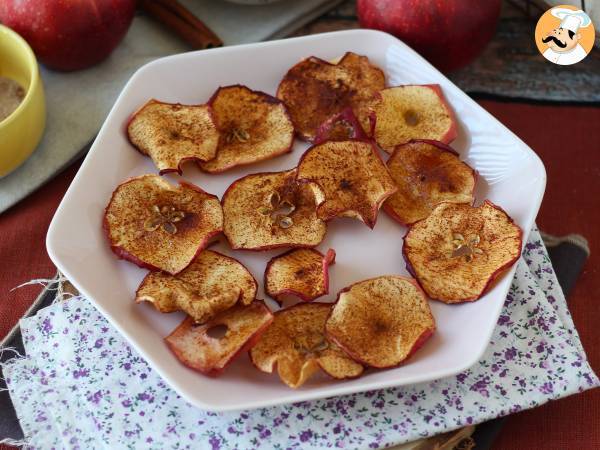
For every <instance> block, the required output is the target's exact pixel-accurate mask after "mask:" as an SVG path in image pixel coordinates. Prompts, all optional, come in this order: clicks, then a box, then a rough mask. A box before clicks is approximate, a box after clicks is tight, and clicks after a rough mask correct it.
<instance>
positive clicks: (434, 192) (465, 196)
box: [383, 140, 477, 225]
mask: <svg viewBox="0 0 600 450" xmlns="http://www.w3.org/2000/svg"><path fill="white" fill-rule="evenodd" d="M386 164H387V167H388V169H389V171H390V174H391V175H392V178H393V179H394V181H395V183H396V186H398V192H396V193H395V194H393V195H392V196H391V197H390V198H388V199H387V200H386V201H385V203H384V204H383V208H384V210H385V211H386V212H387V213H388V214H389V215H390V216H392V218H394V219H395V220H397V221H398V222H400V223H402V224H405V225H409V224H412V223H415V222H417V221H418V220H421V219H424V218H425V217H427V216H428V215H429V214H430V213H431V211H432V210H433V208H435V206H437V205H438V204H440V203H442V202H453V203H468V204H472V203H473V189H474V188H475V181H476V178H477V177H476V174H475V171H474V170H473V169H471V167H469V166H468V165H467V164H466V163H464V162H463V161H461V160H460V159H459V158H458V154H457V153H456V152H455V151H454V150H453V149H452V148H450V147H448V146H447V145H445V144H442V143H441V142H438V141H425V140H419V141H411V142H409V143H408V144H403V145H399V146H397V147H396V149H395V150H394V153H393V154H392V156H390V158H389V159H388V161H387V163H386Z"/></svg>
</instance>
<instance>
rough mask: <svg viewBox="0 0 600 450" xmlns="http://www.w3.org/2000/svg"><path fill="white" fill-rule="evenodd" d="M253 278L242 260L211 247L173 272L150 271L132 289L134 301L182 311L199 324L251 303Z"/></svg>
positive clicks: (254, 292) (254, 282)
mask: <svg viewBox="0 0 600 450" xmlns="http://www.w3.org/2000/svg"><path fill="white" fill-rule="evenodd" d="M255 297H256V280H255V279H254V277H253V276H252V274H251V273H250V272H248V269H246V268H245V267H244V266H243V265H242V263H240V262H239V261H237V260H236V259H233V258H231V257H229V256H225V255H222V254H221V253H217V252H213V251H211V250H204V251H203V252H201V253H200V254H199V255H198V256H197V257H196V259H195V260H194V261H192V263H191V264H190V265H189V266H187V267H186V268H185V269H184V270H182V271H181V272H179V273H178V274H177V275H169V274H167V273H164V272H151V273H149V274H148V275H146V277H145V278H144V280H143V281H142V283H141V284H140V286H139V287H138V290H137V292H136V298H135V301H136V302H137V303H140V302H143V301H147V302H150V303H152V304H153V305H154V307H155V308H156V309H157V310H158V311H160V312H162V313H170V312H174V311H184V312H186V313H187V314H188V315H189V316H191V317H192V318H193V319H194V321H195V322H197V323H203V322H206V321H207V320H209V319H211V318H213V317H214V316H215V315H216V314H218V313H220V312H221V311H224V310H226V309H228V308H230V307H231V306H233V305H235V304H236V303H237V302H238V300H239V302H240V303H241V304H243V305H248V304H250V303H252V301H253V300H254V298H255Z"/></svg>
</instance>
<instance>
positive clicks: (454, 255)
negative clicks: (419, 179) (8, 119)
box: [402, 200, 523, 303]
mask: <svg viewBox="0 0 600 450" xmlns="http://www.w3.org/2000/svg"><path fill="white" fill-rule="evenodd" d="M522 237H523V233H522V231H521V229H520V228H519V227H518V226H517V225H516V224H515V223H514V221H513V220H512V219H511V218H510V217H509V216H508V215H507V214H506V213H505V212H504V211H503V210H502V209H501V208H500V207H498V206H496V205H494V204H493V203H492V202H490V201H489V200H486V201H485V202H484V203H483V204H482V205H481V206H478V207H473V206H470V205H467V204H461V203H442V204H440V205H438V206H437V207H436V208H435V209H434V210H433V212H432V213H431V214H430V215H429V216H428V217H427V218H426V219H423V220H421V221H420V222H417V223H415V224H414V225H413V226H412V227H411V228H410V229H409V231H408V233H407V234H406V236H405V237H404V246H403V248H402V251H403V253H404V258H405V259H406V262H407V269H408V270H409V271H410V272H411V273H412V274H413V275H414V276H415V278H416V279H417V281H418V282H419V284H420V285H421V287H422V288H423V290H424V291H425V292H426V293H427V295H428V296H429V297H430V298H432V299H435V300H440V301H442V302H444V303H461V302H468V301H474V300H477V299H479V298H480V297H481V296H482V295H483V294H484V293H485V292H486V290H487V289H489V287H490V286H491V283H492V282H493V281H494V280H495V279H496V278H497V277H498V276H499V275H500V274H501V273H502V272H504V271H505V270H506V269H507V268H509V267H510V266H512V265H513V264H514V263H515V262H516V261H517V259H519V256H520V254H521V244H522Z"/></svg>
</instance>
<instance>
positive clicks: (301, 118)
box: [277, 52, 385, 141]
mask: <svg viewBox="0 0 600 450" xmlns="http://www.w3.org/2000/svg"><path fill="white" fill-rule="evenodd" d="M384 87H385V76H384V74H383V72H382V71H381V69H379V68H378V67H376V66H374V65H373V64H371V63H370V61H369V59H368V58H367V57H366V56H361V55H357V54H355V53H352V52H348V53H346V54H345V55H344V57H343V58H342V59H341V60H340V61H339V62H338V63H337V64H331V63H329V62H327V61H323V60H322V59H319V58H316V57H314V56H311V57H310V58H306V59H304V60H302V61H300V62H299V63H298V64H296V65H295V66H293V67H292V68H291V69H290V70H289V71H288V73H287V74H286V75H285V76H284V77H283V79H282V80H281V83H280V84H279V88H278V89H277V97H278V98H280V99H281V100H283V102H284V103H285V104H286V106H287V107H288V110H289V112H290V115H291V117H292V121H293V122H294V126H295V127H296V131H297V133H298V134H299V136H300V137H301V138H302V139H305V140H308V141H313V140H314V139H315V137H316V135H317V130H318V128H319V126H320V125H321V124H322V123H323V122H325V121H326V120H327V119H329V118H330V117H331V116H334V115H336V114H339V113H341V112H342V111H343V110H344V109H346V108H348V107H350V108H351V109H352V110H353V111H354V114H355V115H356V116H357V117H358V119H359V122H360V124H361V125H362V127H363V128H364V130H365V132H367V133H369V132H370V129H371V125H370V120H369V116H370V114H371V111H370V109H369V105H370V104H371V102H372V101H373V98H374V97H375V95H376V94H377V92H379V91H380V90H381V89H383V88H384Z"/></svg>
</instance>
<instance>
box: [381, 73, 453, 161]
mask: <svg viewBox="0 0 600 450" xmlns="http://www.w3.org/2000/svg"><path fill="white" fill-rule="evenodd" d="M372 109H373V111H374V113H375V131H374V133H373V137H374V138H375V140H376V141H377V144H378V145H379V146H380V147H381V148H382V149H383V150H385V151H386V152H388V153H392V151H393V150H394V147H395V146H396V145H400V144H405V143H407V142H408V141H410V140H412V139H433V140H436V141H441V142H443V143H444V144H448V143H450V142H452V141H453V140H454V138H456V119H455V118H454V114H453V113H452V110H451V109H450V107H449V106H448V104H447V103H446V100H445V99H444V96H443V94H442V90H441V89H440V87H439V85H437V84H428V85H407V86H396V87H391V88H387V89H384V90H382V91H381V92H380V93H379V98H378V100H377V101H376V102H375V103H373V104H372Z"/></svg>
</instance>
